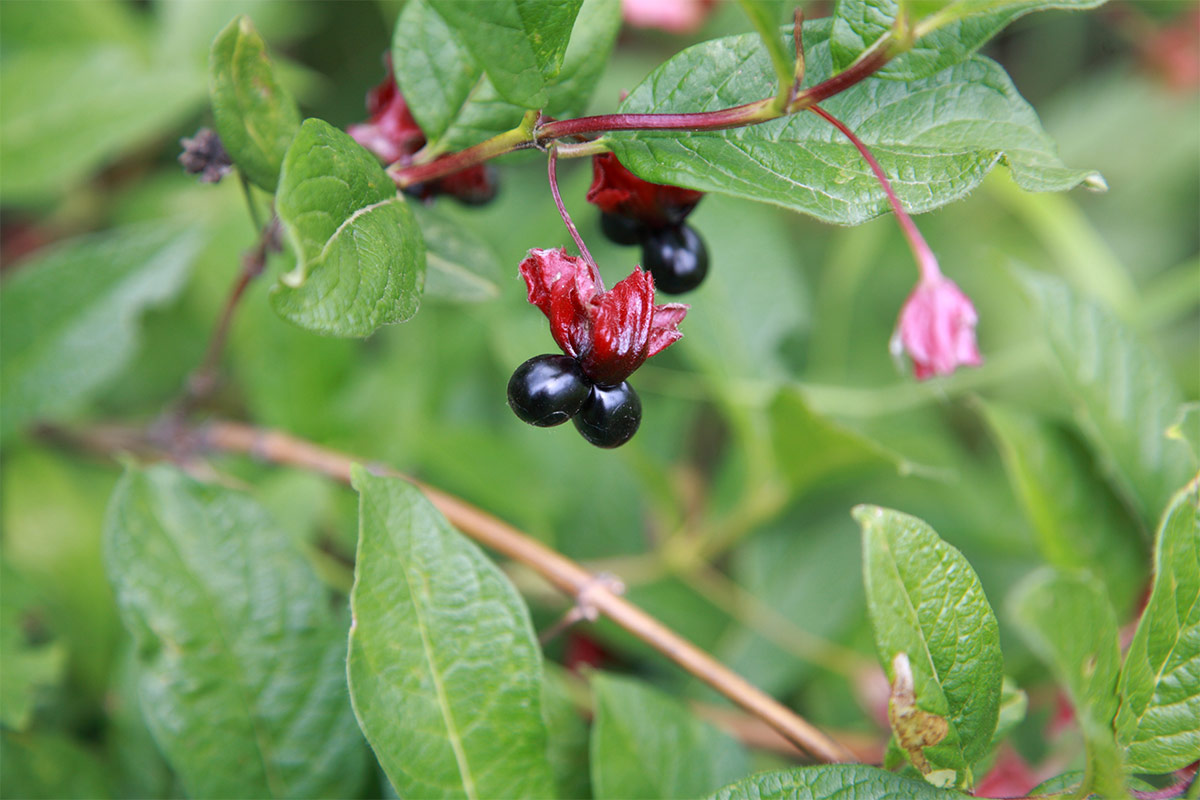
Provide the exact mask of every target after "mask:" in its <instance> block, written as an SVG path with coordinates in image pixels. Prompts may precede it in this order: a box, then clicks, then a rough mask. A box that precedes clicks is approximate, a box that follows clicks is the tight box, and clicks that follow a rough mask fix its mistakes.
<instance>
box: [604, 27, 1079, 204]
mask: <svg viewBox="0 0 1200 800" xmlns="http://www.w3.org/2000/svg"><path fill="white" fill-rule="evenodd" d="M828 29H829V26H828V25H827V24H814V25H810V26H808V28H807V29H806V31H805V49H806V52H807V58H806V64H807V69H808V74H809V76H810V80H812V81H820V80H823V79H825V78H827V77H829V75H830V74H831V72H830V69H831V68H830V57H829V46H828V42H827V41H826V36H827V33H828ZM789 44H790V41H789ZM774 84H775V79H774V73H773V71H772V69H771V65H770V63H769V61H768V59H767V56H766V53H765V52H764V51H763V47H762V43H761V42H760V41H759V39H758V37H757V36H755V35H751V34H747V35H742V36H731V37H726V38H724V39H716V40H713V41H710V42H705V43H703V44H699V45H696V46H694V47H691V48H688V49H687V50H684V51H683V52H682V53H680V54H679V55H677V56H675V57H674V58H672V59H671V60H670V61H668V62H667V63H665V64H663V65H662V66H661V67H659V68H658V69H657V70H655V71H654V72H653V73H651V74H650V76H649V77H647V78H646V80H645V81H643V82H642V83H641V84H640V85H639V86H638V87H637V88H636V89H634V90H633V92H632V93H631V94H630V95H629V97H628V98H626V100H625V102H624V103H622V104H621V110H622V111H623V112H629V113H666V112H692V111H713V110H717V109H722V108H728V107H730V106H737V105H740V104H743V103H748V102H751V101H755V100H761V99H762V98H763V96H764V87H769V86H773V85H774ZM822 107H823V108H825V109H826V110H827V111H829V112H830V113H832V114H833V115H835V116H837V117H838V118H840V119H841V121H842V122H844V123H845V124H846V125H847V126H848V127H849V128H850V129H851V130H853V131H854V132H855V133H856V134H857V135H858V136H859V137H860V138H861V139H862V140H863V141H864V142H865V143H866V144H867V146H868V147H870V148H871V150H872V152H873V153H874V154H875V156H876V158H877V159H878V160H879V162H880V164H881V165H882V166H883V169H884V171H885V172H886V173H887V174H888V175H889V177H890V178H891V181H892V186H893V188H894V189H895V191H896V194H897V195H898V196H899V198H900V201H901V202H902V203H903V204H904V206H905V208H907V209H908V210H909V211H915V212H922V211H929V210H932V209H934V208H938V207H940V206H943V205H946V204H947V203H950V202H952V201H954V200H957V199H959V198H961V197H963V196H964V195H966V194H967V193H968V192H970V191H971V190H972V189H974V188H975V187H976V186H978V185H979V183H980V182H981V181H982V180H983V178H984V176H985V175H986V174H987V173H988V172H989V171H990V170H991V169H992V167H994V166H995V165H996V164H998V163H1000V162H1001V161H1003V162H1004V163H1006V164H1007V165H1008V167H1009V169H1010V171H1011V173H1012V177H1013V179H1014V180H1015V181H1016V182H1017V184H1018V185H1019V186H1021V188H1023V189H1026V190H1028V191H1062V190H1065V189H1070V188H1072V187H1075V186H1078V185H1079V184H1080V183H1083V182H1085V181H1096V180H1098V179H1099V176H1098V175H1096V173H1094V172H1090V171H1088V170H1078V169H1071V168H1068V167H1067V166H1066V165H1064V164H1063V163H1062V162H1061V161H1060V160H1059V158H1058V155H1057V153H1056V148H1055V146H1054V143H1053V142H1052V141H1051V139H1050V137H1049V136H1047V134H1046V133H1045V131H1043V130H1042V126H1041V123H1040V122H1039V121H1038V118H1037V114H1036V113H1034V111H1033V109H1032V108H1031V107H1030V106H1029V104H1028V103H1026V102H1025V100H1024V99H1023V98H1022V97H1021V96H1020V95H1019V94H1018V93H1017V91H1016V89H1015V88H1014V87H1013V85H1012V81H1011V80H1010V79H1009V78H1008V75H1006V74H1005V72H1004V70H1003V68H1001V67H1000V66H999V65H998V64H996V63H995V62H994V61H991V60H990V59H987V58H984V57H983V56H973V57H971V58H970V59H969V60H968V61H965V62H963V63H962V64H958V65H956V66H954V67H951V68H949V69H947V70H944V71H942V72H940V73H938V74H937V75H934V76H931V77H928V78H923V79H921V80H918V81H912V82H908V83H901V82H897V81H884V80H881V79H878V78H868V79H867V80H864V81H862V82H861V83H858V84H856V85H854V86H852V87H850V88H849V89H847V90H845V91H843V92H841V93H840V94H838V95H836V96H835V97H832V98H830V99H829V100H826V101H825V102H824V103H822ZM606 138H607V139H608V140H609V141H610V142H611V144H612V147H613V150H614V151H615V152H616V153H617V155H618V156H619V157H620V159H621V163H623V164H624V165H625V166H627V167H628V168H629V169H630V170H632V171H633V172H635V173H637V175H638V176H640V177H642V178H645V179H646V180H651V181H654V182H657V183H670V184H676V185H679V186H685V187H688V188H691V189H699V190H702V191H707V192H722V193H724V194H731V195H735V196H738V197H745V198H748V199H750V200H757V201H760V202H765V203H773V204H776V205H780V206H783V207H785V208H790V209H793V210H796V211H801V212H803V213H805V214H811V215H812V216H814V217H816V218H818V219H820V220H823V221H825V222H834V223H840V224H857V223H860V222H864V221H866V220H868V219H870V218H871V217H875V216H878V215H879V214H882V213H885V212H886V211H887V210H888V209H889V206H888V202H887V198H886V196H885V195H884V193H883V191H882V189H880V187H879V183H878V181H877V180H876V178H875V176H874V173H873V172H872V171H871V170H870V168H869V167H867V165H866V163H865V162H864V161H863V160H862V158H861V157H860V156H859V154H858V151H857V150H856V149H855V148H854V146H853V145H852V144H851V143H850V142H849V141H847V140H846V139H845V138H844V137H843V136H842V134H841V133H839V132H838V131H837V130H836V129H835V128H833V126H831V125H830V124H829V123H827V122H826V121H824V120H823V119H821V118H819V117H818V116H817V115H815V114H794V115H791V116H788V117H785V118H783V119H778V120H774V121H771V122H766V123H763V124H761V125H753V126H749V127H742V128H733V129H730V130H724V131H708V132H697V133H679V132H677V131H633V132H617V133H613V134H611V135H609V136H608V137H606Z"/></svg>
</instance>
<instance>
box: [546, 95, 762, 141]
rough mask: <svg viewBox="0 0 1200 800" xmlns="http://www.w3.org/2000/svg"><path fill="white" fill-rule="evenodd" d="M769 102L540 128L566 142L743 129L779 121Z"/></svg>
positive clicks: (559, 122)
mask: <svg viewBox="0 0 1200 800" xmlns="http://www.w3.org/2000/svg"><path fill="white" fill-rule="evenodd" d="M773 100H774V98H771V99H769V100H755V101H754V102H753V103H746V104H745V105H741V106H734V107H733V108H723V109H721V110H720V111H697V112H693V113H687V114H600V115H598V116H595V117H579V118H578V119H560V120H555V121H554V122H547V123H546V124H545V125H541V126H539V127H538V128H537V131H536V132H535V135H536V136H537V138H538V139H539V140H541V139H562V138H565V137H568V136H582V135H584V134H596V133H605V132H608V131H641V130H654V131H719V130H723V129H725V128H740V127H742V126H744V125H754V124H756V123H759V122H766V121H767V120H770V119H775V118H776V117H777V116H778V114H773V113H771V110H770V108H771V103H772V102H773Z"/></svg>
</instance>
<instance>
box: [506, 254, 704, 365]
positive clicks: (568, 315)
mask: <svg viewBox="0 0 1200 800" xmlns="http://www.w3.org/2000/svg"><path fill="white" fill-rule="evenodd" d="M521 277H522V278H524V279H525V285H526V286H527V287H528V289H529V302H530V303H533V304H534V305H535V306H537V307H538V308H539V309H541V311H542V313H543V314H545V315H546V318H547V319H548V320H550V335H551V336H553V337H554V341H555V342H557V343H558V346H559V347H560V348H562V351H563V352H564V353H566V354H567V355H569V356H572V357H574V358H578V359H579V364H580V366H581V367H582V369H583V372H584V374H585V375H587V376H588V377H589V378H590V379H591V380H592V381H594V382H595V383H598V384H601V385H603V386H616V385H617V384H619V383H620V382H621V381H623V380H625V379H626V378H628V377H629V376H630V375H632V374H633V373H634V371H635V370H636V369H637V368H638V367H640V366H641V365H642V364H643V363H644V362H645V360H646V359H647V358H649V357H650V356H653V355H655V354H656V353H659V352H661V351H662V350H664V349H666V348H667V347H668V346H670V345H671V343H673V342H675V341H676V340H677V339H679V337H680V336H682V335H683V334H681V333H680V332H679V323H680V322H682V321H683V318H684V316H685V315H686V314H687V310H688V306H686V305H684V304H682V303H667V304H665V305H655V303H654V278H653V277H651V275H650V273H648V272H643V271H642V270H640V269H635V270H634V271H633V273H632V274H630V275H629V276H628V277H627V278H625V279H624V280H622V281H621V282H620V283H618V284H617V285H616V286H614V287H613V288H612V289H611V290H609V291H605V289H604V282H603V280H602V279H601V278H600V272H599V270H597V269H596V266H595V265H594V264H591V263H589V262H587V261H585V260H584V259H582V258H577V257H575V256H569V255H567V252H566V251H565V250H563V249H562V248H559V249H557V250H536V249H535V250H530V251H529V255H528V256H527V257H526V258H525V260H524V261H522V262H521Z"/></svg>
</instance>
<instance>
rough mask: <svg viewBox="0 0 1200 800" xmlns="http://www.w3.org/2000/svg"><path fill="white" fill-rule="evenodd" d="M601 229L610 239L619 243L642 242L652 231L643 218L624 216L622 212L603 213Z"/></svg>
mask: <svg viewBox="0 0 1200 800" xmlns="http://www.w3.org/2000/svg"><path fill="white" fill-rule="evenodd" d="M600 230H601V231H602V232H603V233H604V235H605V236H607V237H608V239H609V241H612V242H616V243H617V244H641V242H642V239H644V238H646V235H647V234H648V233H649V232H650V231H649V229H648V228H647V227H646V225H645V223H643V222H642V221H641V220H636V219H631V218H630V217H622V216H621V215H620V214H601V215H600Z"/></svg>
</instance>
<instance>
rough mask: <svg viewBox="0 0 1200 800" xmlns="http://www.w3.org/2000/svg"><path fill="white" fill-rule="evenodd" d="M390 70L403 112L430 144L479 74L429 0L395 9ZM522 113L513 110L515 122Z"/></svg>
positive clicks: (457, 110)
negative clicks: (404, 107)
mask: <svg viewBox="0 0 1200 800" xmlns="http://www.w3.org/2000/svg"><path fill="white" fill-rule="evenodd" d="M392 68H393V70H394V72H395V75H396V84H397V85H398V86H399V87H400V92H401V94H403V95H404V100H405V102H406V103H407V104H408V110H409V111H411V112H412V115H413V118H414V119H415V120H416V121H417V124H418V125H420V126H421V130H422V131H423V132H424V134H425V138H426V139H427V140H429V141H434V142H436V141H437V140H438V139H440V138H441V137H442V134H444V133H445V132H446V129H447V128H449V127H450V125H451V124H452V123H453V122H454V121H455V119H456V118H457V117H458V115H459V114H461V113H462V110H463V106H464V105H465V104H466V103H467V101H468V99H469V98H470V96H471V90H472V89H474V88H475V86H476V84H477V83H478V82H479V81H480V80H481V79H482V77H483V70H482V68H480V67H479V66H478V65H477V64H476V63H475V59H473V58H471V51H470V50H468V49H467V47H466V46H465V45H464V44H463V43H462V42H461V41H459V37H458V34H457V33H455V31H454V29H453V28H451V27H450V26H449V25H448V24H447V23H446V21H445V20H444V19H442V17H441V15H440V14H438V13H437V12H436V11H434V10H433V8H432V7H431V6H430V4H429V0H409V2H408V3H406V4H405V6H404V10H403V11H401V12H400V17H399V18H398V19H397V20H396V29H395V32H394V34H393V37H392ZM522 113H523V112H518V113H517V120H518V121H519V120H520V118H521V114H522ZM509 127H512V126H509Z"/></svg>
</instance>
